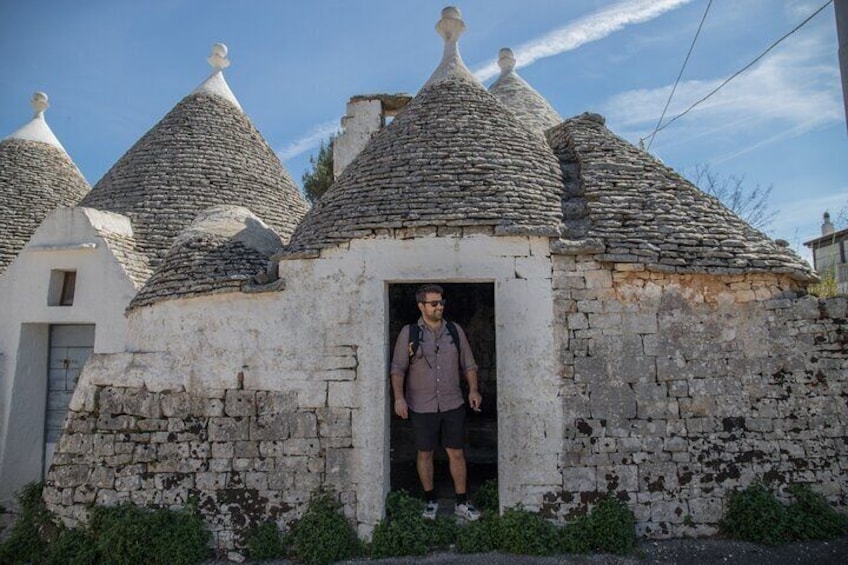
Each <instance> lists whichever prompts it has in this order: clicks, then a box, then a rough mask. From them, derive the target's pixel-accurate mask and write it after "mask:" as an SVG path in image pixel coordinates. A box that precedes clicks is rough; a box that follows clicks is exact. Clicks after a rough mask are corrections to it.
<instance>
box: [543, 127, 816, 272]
mask: <svg viewBox="0 0 848 565" xmlns="http://www.w3.org/2000/svg"><path fill="white" fill-rule="evenodd" d="M547 136H548V139H549V141H550V143H551V146H552V147H553V149H554V152H555V153H556V154H557V156H558V157H559V159H560V162H561V164H562V170H563V174H564V180H565V193H564V197H563V202H562V209H563V213H564V233H563V239H562V240H561V241H558V242H555V243H554V244H553V245H552V249H553V250H554V251H559V252H565V253H575V254H576V253H593V254H595V256H596V257H597V259H598V260H599V261H609V262H616V263H642V264H644V265H646V267H647V268H648V269H649V270H654V271H660V272H677V273H710V274H717V275H733V274H745V273H757V272H764V273H775V274H785V275H788V276H790V277H791V278H793V279H796V280H802V281H812V280H815V275H814V273H813V271H812V269H811V267H810V266H809V264H807V262H806V261H804V260H802V259H801V258H800V257H798V255H796V254H795V253H794V252H793V251H792V250H791V249H789V248H787V247H784V246H782V245H779V244H778V243H776V242H775V241H773V240H772V239H770V238H769V237H768V236H766V235H765V234H763V233H762V232H760V231H758V230H756V229H754V228H753V227H751V226H750V225H749V224H747V223H746V222H745V221H744V220H742V219H741V218H739V217H738V216H737V215H736V214H734V213H733V212H731V211H730V210H728V209H727V208H726V207H725V206H724V205H723V204H722V203H721V202H719V200H718V199H716V198H714V197H712V196H710V195H707V194H705V193H704V192H702V191H701V190H700V189H698V188H697V187H696V186H695V185H693V184H692V183H690V182H689V181H687V180H686V179H684V178H683V177H681V176H680V175H678V174H677V173H676V172H674V171H673V170H672V169H670V168H668V167H666V166H665V165H663V164H662V163H660V162H659V161H657V160H655V159H654V158H653V157H651V155H649V154H648V153H646V152H644V151H642V150H640V149H638V148H637V147H635V146H633V145H632V144H630V143H628V142H627V141H625V140H624V139H621V138H620V137H618V136H616V135H615V134H613V133H612V132H611V131H610V130H609V129H607V128H606V126H605V125H604V119H603V117H601V116H599V115H597V114H583V115H580V116H577V117H575V118H571V119H568V120H566V121H565V122H563V123H562V124H561V125H559V126H557V127H555V128H553V129H551V130H549V131H548V132H547Z"/></svg>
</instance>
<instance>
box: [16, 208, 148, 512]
mask: <svg viewBox="0 0 848 565" xmlns="http://www.w3.org/2000/svg"><path fill="white" fill-rule="evenodd" d="M98 230H100V231H103V232H112V233H117V234H122V235H132V228H131V226H130V222H129V220H128V219H127V218H126V217H124V216H120V215H117V214H111V213H106V212H99V211H96V210H92V209H88V208H59V209H57V210H56V211H54V212H53V213H52V214H51V215H50V216H48V217H47V219H46V220H45V221H44V223H43V224H42V225H41V226H40V227H39V228H38V230H36V232H35V234H34V235H33V237H32V239H31V240H30V242H29V243H28V244H27V246H26V247H25V248H24V249H23V251H22V252H21V254H20V255H19V256H18V257H17V258H16V259H15V261H14V262H13V263H12V264H11V265H9V268H8V269H7V270H6V272H5V274H4V275H3V277H2V278H0V351H2V353H3V355H2V356H0V362H2V364H3V366H2V368H0V418H2V420H0V422H2V423H1V424H0V501H2V502H4V503H5V502H6V501H8V500H9V499H11V497H12V495H13V494H14V493H15V492H16V491H17V490H18V489H19V488H20V487H21V486H23V485H24V484H26V483H27V482H30V481H35V480H40V479H41V458H42V454H43V443H44V414H45V412H44V410H45V407H44V405H45V396H46V390H47V371H46V368H47V332H48V328H49V325H50V324H95V326H96V328H95V342H94V351H95V352H101V353H107V352H114V351H123V349H124V339H125V336H126V321H125V318H124V309H125V308H126V305H127V304H128V303H129V301H130V299H131V298H132V296H133V295H134V294H135V292H136V289H135V287H134V285H133V283H132V281H131V280H130V279H129V277H127V275H126V273H125V272H124V270H123V268H122V267H121V265H120V264H119V263H118V262H117V261H116V260H115V258H114V257H113V255H112V253H111V252H110V251H109V249H108V248H107V246H106V244H105V242H104V241H103V239H102V238H101V237H100V235H99V234H98ZM53 269H59V270H75V271H76V272H77V280H76V292H75V297H74V304H73V306H48V301H47V297H48V288H49V283H50V271H51V270H53Z"/></svg>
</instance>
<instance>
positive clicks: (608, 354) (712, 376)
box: [543, 256, 848, 537]
mask: <svg viewBox="0 0 848 565" xmlns="http://www.w3.org/2000/svg"><path fill="white" fill-rule="evenodd" d="M640 269H641V268H640V266H638V265H634V264H626V265H625V264H609V263H598V262H596V261H593V260H591V259H589V258H578V257H571V256H556V257H555V258H554V271H553V272H554V287H555V291H554V292H555V319H556V323H555V328H556V329H555V331H556V332H557V336H556V341H557V343H558V345H559V351H558V354H559V365H560V369H561V371H560V375H559V376H560V378H561V383H562V385H561V396H562V399H563V404H564V413H565V415H564V433H563V452H562V456H561V469H562V478H563V488H562V492H558V493H549V494H548V495H547V496H546V499H545V503H544V505H543V507H544V510H545V511H546V512H547V513H549V514H550V515H555V516H559V517H565V518H568V517H571V516H573V515H575V514H577V513H581V512H584V511H585V510H586V509H587V508H588V507H589V506H591V504H592V503H594V502H595V501H597V500H598V498H599V497H601V496H604V495H605V494H606V493H607V492H614V493H616V494H617V495H618V496H619V497H621V498H622V499H624V500H626V501H627V502H628V504H629V506H630V507H631V508H632V509H633V511H634V512H635V514H636V517H637V521H638V529H639V532H640V533H641V534H643V535H647V536H649V537H679V536H684V535H701V534H711V533H714V532H715V531H716V527H717V522H718V521H719V519H720V518H721V516H722V515H723V512H724V509H725V503H726V500H727V496H728V494H729V493H730V492H732V491H733V490H734V489H736V488H743V487H746V486H747V485H749V484H750V483H751V482H752V481H754V480H757V479H762V480H765V481H768V482H772V483H775V484H776V485H778V486H782V485H787V484H790V483H793V482H802V483H810V484H811V485H812V486H813V488H814V489H815V490H817V491H819V492H822V493H823V494H824V495H825V496H827V497H828V498H829V499H830V500H831V501H832V502H834V503H837V504H839V505H841V506H845V505H846V503H848V473H846V470H848V449H846V443H848V433H846V426H848V407H846V396H848V323H846V299H845V298H840V299H830V300H819V299H816V298H814V297H804V298H794V296H795V295H794V293H793V292H792V289H793V283H792V281H791V280H789V279H786V278H780V277H778V276H772V275H765V274H763V275H739V276H724V277H714V276H710V277H708V276H703V275H681V274H666V273H656V272H649V271H645V270H640Z"/></svg>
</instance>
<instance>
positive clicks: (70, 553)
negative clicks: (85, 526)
mask: <svg viewBox="0 0 848 565" xmlns="http://www.w3.org/2000/svg"><path fill="white" fill-rule="evenodd" d="M99 562H100V554H99V553H98V551H97V545H96V543H95V540H94V539H93V538H92V537H91V534H90V533H89V532H88V531H86V530H71V529H65V530H62V533H61V534H59V537H58V539H56V541H55V542H54V543H52V544H51V545H50V548H49V551H48V553H47V558H46V560H45V561H44V563H45V564H46V565H93V564H95V563H99Z"/></svg>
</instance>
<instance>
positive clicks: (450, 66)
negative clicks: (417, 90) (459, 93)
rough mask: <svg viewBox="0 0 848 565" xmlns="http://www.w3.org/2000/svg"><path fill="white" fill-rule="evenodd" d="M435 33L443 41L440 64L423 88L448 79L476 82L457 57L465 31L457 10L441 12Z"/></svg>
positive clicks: (448, 8) (447, 9)
mask: <svg viewBox="0 0 848 565" xmlns="http://www.w3.org/2000/svg"><path fill="white" fill-rule="evenodd" d="M436 31H438V32H439V35H441V36H442V39H444V40H445V50H444V54H443V55H442V62H441V63H439V66H438V67H437V68H436V70H435V71H434V72H433V74H432V75H431V76H430V78H429V80H427V82H426V83H425V84H424V86H427V85H431V84H435V83H436V82H440V81H442V80H444V79H446V78H449V77H458V76H461V77H464V78H466V79H470V80H472V81H474V82H477V79H475V78H474V75H472V74H471V71H469V70H468V68H466V66H465V63H463V62H462V57H460V56H459V36H460V35H462V32H464V31H465V22H463V21H462V13H461V12H460V11H459V9H458V8H455V7H453V6H448V7H447V8H444V9H443V10H442V19H440V20H439V23H437V24H436Z"/></svg>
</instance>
